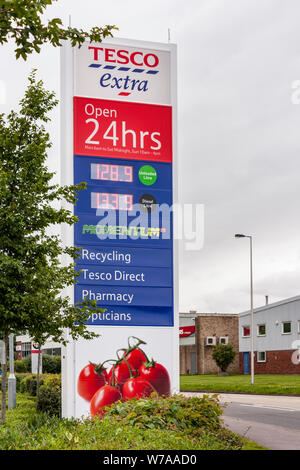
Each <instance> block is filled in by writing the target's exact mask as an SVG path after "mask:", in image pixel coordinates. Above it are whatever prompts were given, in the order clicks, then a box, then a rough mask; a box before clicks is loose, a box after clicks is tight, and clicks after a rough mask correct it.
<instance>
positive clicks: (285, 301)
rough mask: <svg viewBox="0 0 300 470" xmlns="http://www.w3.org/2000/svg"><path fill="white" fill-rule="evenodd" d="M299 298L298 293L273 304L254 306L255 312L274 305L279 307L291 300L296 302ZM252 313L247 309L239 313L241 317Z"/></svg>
mask: <svg viewBox="0 0 300 470" xmlns="http://www.w3.org/2000/svg"><path fill="white" fill-rule="evenodd" d="M297 300H300V295H296V296H295V297H289V298H288V299H283V300H279V301H278V302H273V303H272V304H267V305H263V306H262V307H257V308H254V309H253V313H258V312H262V311H264V310H268V309H270V308H273V307H278V306H280V305H285V304H288V303H290V302H296V301H297ZM250 313H251V311H250V310H246V311H245V312H240V313H239V314H238V315H239V316H240V317H244V316H246V315H250Z"/></svg>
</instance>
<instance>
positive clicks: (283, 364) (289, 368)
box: [240, 350, 300, 374]
mask: <svg viewBox="0 0 300 470" xmlns="http://www.w3.org/2000/svg"><path fill="white" fill-rule="evenodd" d="M293 352H294V351H293V350H285V351H266V362H257V353H256V352H255V356H254V371H255V374H300V364H293V362H292V354H293ZM250 366H251V364H250ZM250 371H251V367H250ZM240 373H241V374H243V373H244V369H243V353H240Z"/></svg>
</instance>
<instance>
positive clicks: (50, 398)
mask: <svg viewBox="0 0 300 470" xmlns="http://www.w3.org/2000/svg"><path fill="white" fill-rule="evenodd" d="M36 409H37V411H42V412H44V413H47V414H49V416H58V417H60V415H61V393H60V392H58V391H57V390H53V389H51V388H43V387H41V389H40V393H39V397H38V399H37V403H36Z"/></svg>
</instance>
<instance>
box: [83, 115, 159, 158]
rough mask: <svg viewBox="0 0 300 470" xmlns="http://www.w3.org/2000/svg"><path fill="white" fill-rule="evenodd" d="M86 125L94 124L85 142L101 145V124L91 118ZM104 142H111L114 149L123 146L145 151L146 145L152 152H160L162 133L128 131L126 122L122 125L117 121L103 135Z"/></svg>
mask: <svg viewBox="0 0 300 470" xmlns="http://www.w3.org/2000/svg"><path fill="white" fill-rule="evenodd" d="M85 123H86V124H90V123H91V124H92V125H93V127H92V132H91V133H90V134H89V136H88V138H87V139H86V140H85V143H86V144H90V145H100V140H99V133H100V124H99V121H97V119H94V118H89V119H86V121H85ZM102 139H103V140H108V141H111V143H112V145H113V147H116V146H117V145H121V146H122V147H124V148H125V147H133V148H137V147H138V148H140V149H144V148H145V145H146V146H147V145H149V142H150V144H151V145H150V149H151V150H160V149H161V141H160V132H156V131H155V132H151V133H150V132H148V131H134V130H132V129H127V125H126V121H122V122H121V123H119V122H117V121H112V122H111V123H110V124H109V126H108V127H107V128H106V130H105V131H104V132H103V135H102Z"/></svg>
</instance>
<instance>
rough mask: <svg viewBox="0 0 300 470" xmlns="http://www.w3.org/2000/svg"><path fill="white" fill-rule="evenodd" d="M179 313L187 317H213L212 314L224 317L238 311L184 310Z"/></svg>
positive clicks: (233, 314) (234, 314)
mask: <svg viewBox="0 0 300 470" xmlns="http://www.w3.org/2000/svg"><path fill="white" fill-rule="evenodd" d="M179 315H182V316H183V315H184V316H187V317H190V316H194V317H212V316H216V317H224V316H226V315H232V316H237V315H238V313H198V312H182V313H179Z"/></svg>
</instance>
